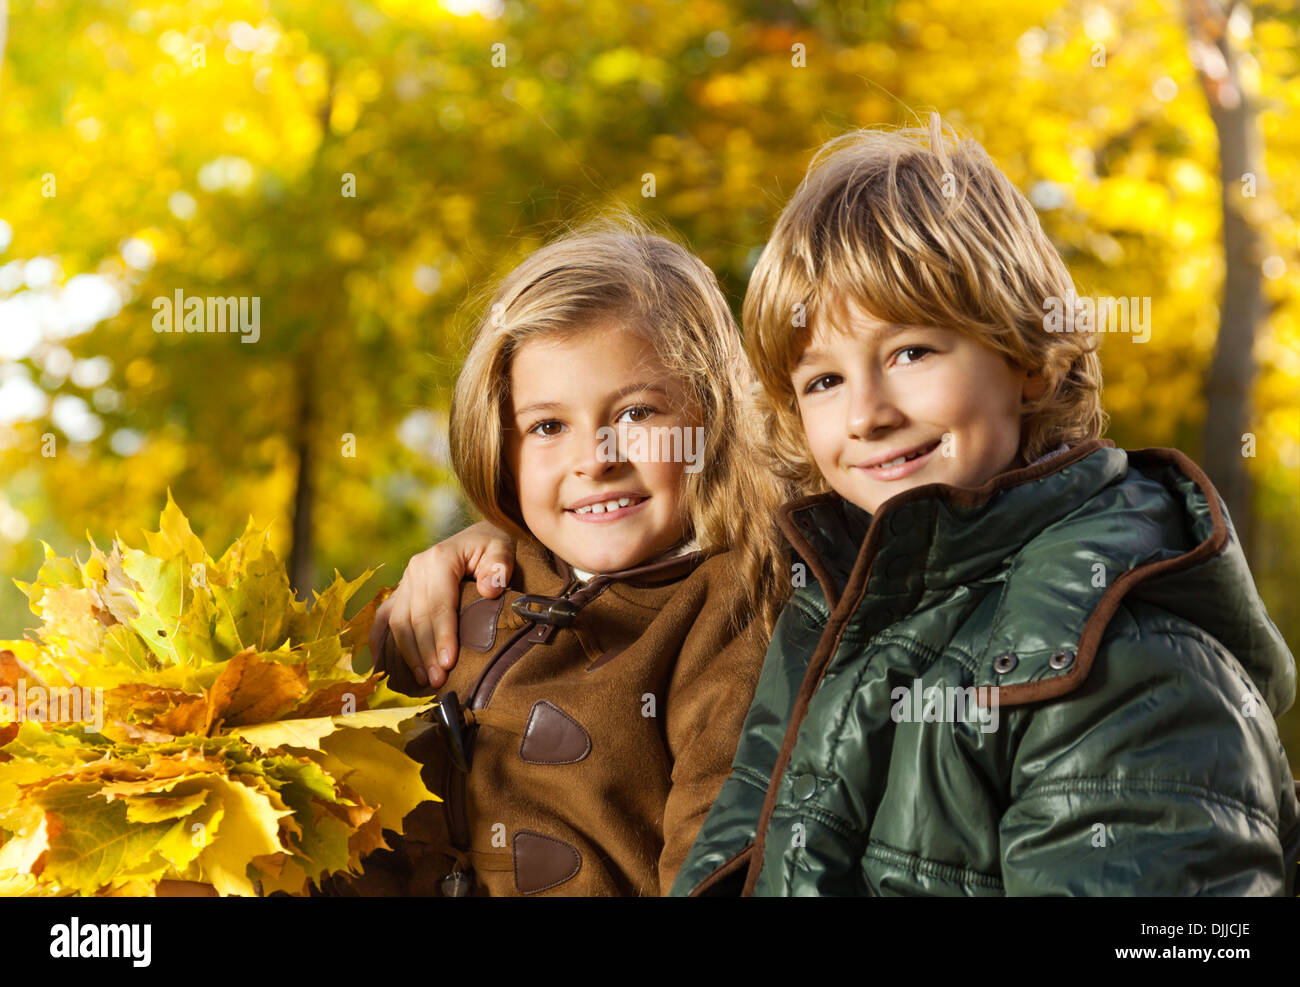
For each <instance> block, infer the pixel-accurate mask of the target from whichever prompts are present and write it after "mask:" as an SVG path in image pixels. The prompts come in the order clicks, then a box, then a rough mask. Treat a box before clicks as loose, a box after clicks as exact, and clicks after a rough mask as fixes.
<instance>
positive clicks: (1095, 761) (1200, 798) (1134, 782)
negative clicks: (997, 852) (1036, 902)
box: [999, 608, 1297, 896]
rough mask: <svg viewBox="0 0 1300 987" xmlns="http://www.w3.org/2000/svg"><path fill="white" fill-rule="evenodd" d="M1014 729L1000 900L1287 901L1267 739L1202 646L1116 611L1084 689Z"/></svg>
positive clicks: (1179, 629) (1283, 809) (1220, 652)
mask: <svg viewBox="0 0 1300 987" xmlns="http://www.w3.org/2000/svg"><path fill="white" fill-rule="evenodd" d="M1010 719H1011V718H1010V717H1008V718H1007V721H1009V720H1010ZM1007 721H1004V722H1007ZM1008 725H1009V723H1008ZM1013 729H1014V728H1013ZM1022 729H1023V734H1022V735H1021V736H1020V737H1019V738H1018V739H1017V743H1016V751H1015V758H1014V768H1013V774H1012V779H1011V796H1012V801H1011V805H1010V807H1009V808H1008V810H1007V811H1006V813H1005V814H1004V815H1003V817H1002V820H1001V823H1000V827H999V830H1000V837H1001V847H1002V872H1003V883H1004V886H1005V890H1006V893H1007V894H1009V895H1234V896H1238V895H1281V894H1288V895H1289V894H1291V893H1293V891H1292V887H1293V884H1294V879H1295V850H1296V847H1295V838H1296V835H1297V805H1296V798H1295V791H1294V788H1293V786H1292V780H1291V772H1290V768H1289V766H1288V764H1287V760H1286V756H1285V754H1284V753H1283V751H1282V748H1281V745H1280V744H1279V742H1278V736H1277V728H1276V724H1275V723H1274V721H1273V717H1272V714H1271V713H1270V712H1269V709H1268V707H1267V706H1266V705H1265V703H1264V701H1263V699H1262V698H1261V697H1260V695H1259V692H1258V690H1257V689H1256V688H1255V687H1254V685H1253V683H1252V682H1251V680H1250V678H1249V676H1248V675H1247V674H1246V672H1245V671H1244V670H1243V669H1242V667H1241V665H1240V664H1239V663H1238V662H1237V661H1236V659H1235V658H1233V656H1232V655H1230V654H1229V653H1228V652H1227V651H1225V650H1224V649H1223V647H1222V646H1221V645H1220V644H1219V643H1218V642H1217V641H1216V640H1214V639H1213V638H1212V637H1210V636H1209V635H1206V634H1205V633H1203V632H1202V631H1200V630H1199V629H1197V628H1195V627H1192V626H1191V625H1189V624H1187V623H1184V622H1180V621H1176V620H1175V619H1173V618H1169V617H1165V618H1159V619H1156V620H1150V621H1146V622H1144V623H1143V625H1142V626H1141V627H1139V625H1138V624H1137V623H1136V622H1135V621H1134V620H1133V619H1132V616H1131V615H1130V614H1129V613H1128V612H1127V610H1126V609H1123V608H1122V609H1121V611H1120V612H1119V613H1118V614H1116V617H1115V620H1114V622H1113V623H1112V627H1111V631H1110V632H1109V634H1108V641H1107V642H1106V643H1103V645H1102V649H1101V650H1100V651H1099V653H1098V655H1097V659H1096V662H1095V664H1094V666H1093V668H1092V670H1091V673H1090V675H1089V677H1088V680H1087V681H1086V682H1085V683H1084V684H1083V685H1082V686H1080V687H1079V689H1078V691H1077V692H1076V693H1072V694H1070V695H1069V696H1066V697H1064V698H1063V699H1062V700H1060V701H1058V702H1054V703H1047V704H1044V705H1043V706H1041V707H1040V708H1038V709H1034V710H1027V711H1026V720H1025V721H1024V724H1023V728H1022Z"/></svg>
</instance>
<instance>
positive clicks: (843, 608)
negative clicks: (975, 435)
mask: <svg viewBox="0 0 1300 987" xmlns="http://www.w3.org/2000/svg"><path fill="white" fill-rule="evenodd" d="M1114 446H1115V443H1114V442H1112V441H1111V440H1110V439H1089V440H1088V441H1087V442H1082V443H1080V444H1079V445H1077V446H1075V447H1074V448H1073V449H1071V450H1070V451H1069V452H1063V453H1061V454H1060V455H1058V456H1053V457H1052V458H1051V459H1047V460H1044V461H1043V462H1041V463H1038V464H1036V465H1033V466H1025V467H1022V468H1020V469H1017V470H1009V471H1008V472H1006V473H1000V474H998V475H997V476H995V477H994V478H993V479H991V480H989V482H988V483H986V484H984V485H983V486H982V487H975V488H965V487H953V486H949V485H947V484H937V483H927V484H924V485H922V486H919V487H913V488H912V489H911V490H904V491H903V492H902V493H899V494H897V495H895V496H893V497H891V498H889V500H887V501H885V503H884V504H882V505H881V506H880V508H879V509H878V510H877V511H876V513H875V514H873V515H872V517H871V525H870V527H869V528H868V529H867V537H866V538H865V539H864V540H863V543H862V548H861V550H859V552H858V557H857V560H856V561H855V562H854V563H853V570H852V572H850V573H849V581H848V584H847V585H846V586H845V588H844V593H843V595H842V596H840V597H839V599H838V600H837V601H836V603H835V604H834V605H833V606H832V607H831V615H830V619H829V620H828V621H827V622H826V629H825V630H824V631H823V632H822V636H821V640H820V641H818V642H817V648H816V650H815V651H814V652H813V655H812V658H811V659H810V660H809V662H808V670H807V671H806V672H805V673H804V677H803V682H802V683H801V684H800V686H799V693H798V695H797V696H796V697H795V702H794V707H793V709H792V710H791V714H790V723H789V724H788V725H787V727H786V731H785V738H784V739H783V740H782V742H781V750H780V751H779V752H778V754H777V758H776V764H775V765H774V766H773V768H772V776H771V778H770V779H769V780H768V783H767V797H766V798H765V799H764V800H763V811H762V813H760V815H759V817H758V827H757V830H756V832H755V834H754V847H753V854H752V855H751V856H750V858H749V873H748V875H747V876H746V878H745V887H744V890H743V891H742V892H741V894H742V895H743V896H746V897H749V896H752V895H753V893H754V889H755V888H756V887H757V885H758V875H759V872H760V871H761V870H762V868H763V853H764V849H765V847H766V844H767V827H768V825H769V823H771V821H772V813H773V811H774V810H775V809H776V793H777V789H778V787H779V785H778V780H779V779H780V778H781V776H782V775H784V774H785V769H786V768H787V767H788V766H789V764H790V757H791V755H792V754H793V753H794V744H795V740H796V738H797V737H798V735H799V727H800V726H801V725H802V724H803V721H804V717H805V716H807V714H808V706H809V705H810V704H811V702H812V697H813V693H815V692H816V691H817V686H818V685H819V684H821V680H822V675H823V673H825V671H826V667H827V666H828V665H829V664H830V660H831V657H832V656H833V655H834V654H835V652H836V650H837V649H838V647H839V642H840V637H841V635H843V633H844V629H845V628H846V627H847V626H848V622H849V618H850V617H851V616H852V615H853V613H854V611H855V610H857V608H858V605H859V604H860V603H861V602H862V597H863V596H864V595H865V594H866V592H867V582H868V579H869V578H870V575H871V564H872V563H873V562H874V560H875V557H876V549H877V546H878V545H879V544H880V539H881V531H882V530H883V525H882V524H881V523H880V519H881V518H882V517H884V516H885V515H886V514H888V512H889V509H890V508H893V507H896V506H897V505H899V504H906V503H910V502H911V501H914V500H921V499H924V498H929V497H933V496H934V495H935V494H936V493H938V494H939V495H940V496H942V497H944V498H945V499H947V500H948V501H949V502H951V503H956V504H961V505H963V506H976V505H978V504H982V503H984V502H985V501H987V500H988V499H989V498H990V497H992V496H993V495H994V494H996V493H999V492H1000V491H1002V490H1006V489H1008V488H1010V487H1015V486H1019V485H1020V484H1022V483H1029V482H1032V481H1033V480H1037V479H1038V478H1039V477H1042V476H1047V475H1049V474H1051V473H1056V472H1058V471H1059V470H1061V469H1062V468H1063V467H1065V466H1069V465H1071V464H1072V463H1077V462H1078V461H1079V460H1081V459H1084V458H1085V457H1087V456H1090V455H1092V454H1093V453H1094V452H1096V451H1097V450H1098V449H1102V448H1114ZM830 496H833V495H830ZM821 499H827V495H822V496H821V497H820V498H805V499H804V500H799V501H795V502H794V503H793V504H790V505H788V506H787V507H786V508H784V509H782V511H781V512H780V514H779V515H778V519H777V522H778V524H780V525H781V530H782V531H784V532H785V533H786V535H787V537H789V535H790V533H791V529H795V530H796V531H797V528H796V526H795V524H794V520H793V518H792V516H791V514H792V512H793V511H794V510H798V509H800V505H802V506H803V507H807V506H809V505H810V504H811V503H816V502H818V501H819V500H821ZM798 537H799V540H800V541H801V542H802V543H803V544H807V542H806V540H804V539H803V536H802V533H799V534H798ZM792 541H793V540H792ZM796 547H798V544H797V543H796ZM810 548H811V546H810ZM801 554H802V553H801ZM813 555H814V556H815V555H816V553H813ZM809 564H810V565H811V561H810V563H809ZM814 571H816V570H814ZM823 571H824V569H823ZM818 578H819V579H820V578H821V577H820V576H819V577H818ZM822 589H823V592H826V593H827V602H829V601H830V592H829V590H828V586H827V583H826V582H823V583H822Z"/></svg>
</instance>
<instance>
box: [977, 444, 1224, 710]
mask: <svg viewBox="0 0 1300 987" xmlns="http://www.w3.org/2000/svg"><path fill="white" fill-rule="evenodd" d="M1128 457H1129V459H1130V460H1133V461H1135V462H1136V463H1137V465H1138V467H1139V469H1140V468H1141V465H1142V464H1143V463H1144V462H1145V463H1158V464H1160V465H1165V466H1176V467H1177V468H1178V469H1180V470H1182V471H1183V473H1184V474H1186V475H1187V476H1188V477H1189V478H1190V479H1191V480H1192V482H1194V483H1195V484H1196V485H1197V486H1198V487H1200V488H1201V491H1202V493H1204V495H1205V499H1206V501H1207V502H1208V503H1209V505H1210V519H1211V520H1212V521H1213V523H1214V530H1213V531H1211V532H1210V536H1209V537H1208V538H1206V539H1205V541H1203V542H1201V543H1200V544H1199V545H1197V546H1196V547H1195V548H1193V549H1191V550H1190V551H1187V552H1184V553H1183V554H1182V555H1178V556H1175V557H1174V558H1172V559H1164V560H1163V561H1160V562H1149V563H1147V564H1146V565H1140V566H1138V567H1137V568H1136V569H1130V570H1129V571H1128V572H1126V573H1124V574H1123V575H1121V576H1120V577H1119V578H1118V579H1116V580H1115V581H1114V582H1113V583H1111V585H1110V586H1109V588H1107V590H1106V592H1105V593H1104V594H1103V595H1102V598H1101V600H1100V601H1099V602H1098V604H1097V606H1096V608H1095V609H1094V610H1093V611H1092V613H1091V615H1089V617H1088V620H1087V621H1086V622H1085V623H1084V625H1083V631H1082V632H1081V633H1080V635H1079V645H1078V648H1077V649H1076V651H1075V660H1074V666H1073V667H1072V668H1071V669H1070V671H1069V672H1068V673H1067V674H1065V675H1057V676H1054V677H1052V678H1050V679H1043V680H1042V681H1039V682H1024V683H1022V684H1020V685H1008V686H1002V687H1000V688H999V689H998V705H1000V706H1019V705H1022V704H1024V703H1034V702H1039V701H1041V700H1043V699H1055V698H1056V697H1057V696H1063V695H1065V694H1066V693H1068V692H1073V691H1074V690H1075V689H1077V688H1078V687H1079V686H1081V685H1082V684H1083V683H1084V682H1085V681H1086V680H1087V678H1088V673H1089V672H1090V671H1091V670H1092V663H1093V660H1094V659H1095V658H1096V657H1097V649H1098V648H1099V647H1100V645H1101V639H1102V636H1103V635H1104V634H1105V633H1106V628H1107V627H1108V626H1109V624H1110V621H1111V618H1112V617H1114V616H1115V611H1116V610H1118V609H1119V605H1120V603H1121V602H1122V601H1123V599H1124V596H1125V594H1127V593H1128V592H1129V591H1130V590H1131V589H1133V587H1134V586H1136V585H1137V584H1138V583H1140V582H1143V581H1144V580H1147V579H1152V578H1154V577H1156V576H1163V575H1165V574H1166V573H1169V572H1178V571H1179V570H1181V569H1186V568H1188V567H1190V566H1194V565H1199V564H1200V563H1202V562H1204V561H1206V560H1207V559H1211V558H1213V557H1214V556H1216V555H1218V554H1219V553H1220V552H1222V551H1223V549H1224V548H1225V547H1226V546H1227V544H1228V525H1227V523H1226V522H1225V521H1224V518H1223V510H1222V508H1221V507H1220V506H1219V495H1218V493H1217V492H1216V491H1215V489H1214V485H1213V484H1212V483H1211V482H1210V478H1209V477H1208V476H1206V475H1205V472H1204V471H1203V470H1202V469H1201V468H1200V467H1199V466H1197V465H1196V464H1195V463H1194V462H1192V461H1191V460H1190V459H1188V458H1187V457H1186V456H1184V455H1183V454H1182V453H1181V452H1179V451H1178V450H1177V449H1137V450H1134V451H1133V452H1130V453H1129V454H1128Z"/></svg>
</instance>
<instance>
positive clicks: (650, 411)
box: [615, 404, 655, 425]
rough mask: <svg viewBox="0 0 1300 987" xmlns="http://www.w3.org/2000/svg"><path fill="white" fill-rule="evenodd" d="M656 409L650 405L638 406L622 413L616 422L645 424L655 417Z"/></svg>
mask: <svg viewBox="0 0 1300 987" xmlns="http://www.w3.org/2000/svg"><path fill="white" fill-rule="evenodd" d="M654 413H655V409H654V408H652V407H650V405H648V404H637V405H633V406H632V407H631V408H628V409H627V410H625V411H623V412H621V413H620V414H619V416H618V418H616V419H615V421H620V422H628V423H630V424H633V425H635V424H636V423H637V422H643V421H645V420H647V419H648V418H650V417H651V416H653V415H654Z"/></svg>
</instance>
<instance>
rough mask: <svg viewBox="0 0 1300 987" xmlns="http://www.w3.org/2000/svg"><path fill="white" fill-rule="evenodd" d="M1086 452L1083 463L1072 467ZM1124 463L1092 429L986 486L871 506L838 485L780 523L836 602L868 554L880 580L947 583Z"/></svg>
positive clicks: (1072, 505) (992, 558)
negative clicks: (837, 490)
mask: <svg viewBox="0 0 1300 987" xmlns="http://www.w3.org/2000/svg"><path fill="white" fill-rule="evenodd" d="M1085 460H1086V461H1087V466H1086V467H1085V468H1082V469H1071V467H1073V466H1075V464H1079V463H1083V462H1084V461H1085ZM1125 469H1126V458H1125V455H1124V453H1123V451H1121V450H1118V449H1115V443H1113V442H1112V441H1110V440H1109V439H1091V440H1089V441H1087V442H1083V443H1080V444H1079V445H1077V446H1075V447H1074V448H1072V449H1069V450H1067V451H1065V452H1061V453H1059V454H1057V455H1053V456H1050V457H1045V458H1043V459H1039V460H1038V461H1036V462H1034V463H1032V464H1030V465H1029V466H1025V467H1021V468H1019V469H1014V470H1008V471H1007V472H1005V473H1001V474H999V475H998V476H996V477H994V478H993V479H992V480H990V481H989V482H988V483H986V484H984V485H983V486H980V487H955V486H951V485H949V484H946V483H927V484H923V485H922V486H919V487H913V488H911V489H909V490H904V491H902V492H901V493H898V494H896V495H894V496H893V497H891V498H889V499H888V500H887V501H885V502H884V503H883V504H881V505H880V507H879V509H878V510H877V511H876V513H875V515H874V516H873V515H871V514H868V513H867V512H866V511H864V510H862V509H861V508H860V507H857V506H856V505H854V504H851V503H849V502H848V501H846V500H844V498H842V497H840V496H839V495H838V494H833V493H831V494H817V495H815V496H812V497H804V498H801V499H799V500H796V501H792V502H791V503H789V504H787V505H786V506H785V507H784V508H783V509H782V511H781V512H780V513H779V515H778V517H777V523H778V524H779V525H780V526H781V530H782V532H783V533H784V534H785V536H786V538H787V539H788V540H789V542H790V544H791V545H792V546H793V547H794V549H795V551H796V552H798V553H799V555H800V557H802V558H803V559H804V561H805V562H807V563H808V565H809V567H810V568H811V569H812V571H813V575H814V576H816V578H817V581H818V582H819V583H820V584H821V587H822V592H823V593H824V594H825V596H826V602H827V605H828V606H830V607H831V608H834V607H835V606H836V604H837V603H838V602H839V599H840V596H841V594H842V593H843V591H844V587H845V586H846V585H847V584H848V583H849V582H850V580H851V577H852V576H853V574H854V570H855V569H857V568H858V567H859V566H858V563H859V562H863V563H864V564H865V561H864V560H866V559H874V561H875V564H874V565H873V566H872V567H871V568H872V581H873V583H876V584H877V585H879V586H880V588H881V589H884V586H885V584H886V583H892V584H894V585H895V586H897V584H898V583H899V581H900V580H901V581H904V582H906V583H908V584H911V583H916V584H917V585H918V586H919V585H920V584H921V583H922V582H923V583H924V585H925V586H926V587H927V588H932V589H941V588H945V587H947V586H952V585H955V584H959V583H965V582H969V581H971V580H972V579H976V578H979V577H980V576H982V575H984V574H986V573H988V572H989V571H990V570H992V569H994V568H996V567H997V565H998V564H999V563H1000V562H1001V561H1002V560H1003V559H1004V558H1005V557H1006V556H1007V555H1009V554H1012V553H1014V552H1015V550H1016V549H1017V548H1018V547H1019V546H1021V545H1023V544H1024V543H1025V542H1027V541H1029V540H1031V539H1032V538H1033V537H1034V536H1035V535H1037V534H1038V533H1040V532H1041V531H1042V530H1043V529H1045V528H1047V527H1048V526H1049V525H1051V524H1054V523H1055V522H1057V521H1059V520H1060V519H1061V518H1063V517H1065V516H1066V515H1067V514H1069V513H1070V512H1071V511H1073V510H1075V509H1076V508H1077V507H1078V506H1079V505H1080V504H1082V503H1084V502H1085V501H1087V500H1088V499H1089V498H1091V497H1092V496H1094V495H1095V494H1096V493H1097V492H1098V491H1099V490H1101V489H1102V488H1103V487H1105V486H1107V485H1108V484H1111V483H1114V482H1116V481H1117V480H1118V479H1120V478H1121V477H1123V475H1124V472H1125ZM886 535H888V537H885V536H886Z"/></svg>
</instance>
